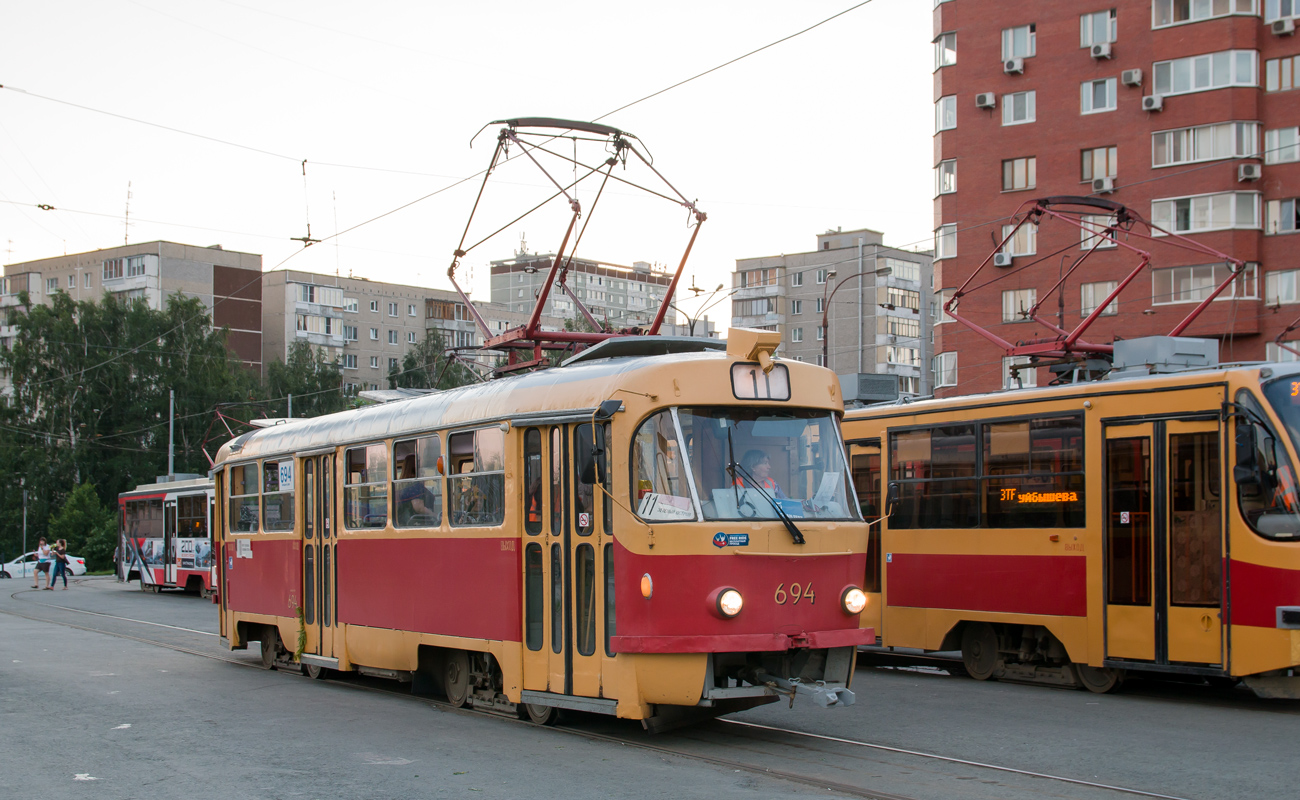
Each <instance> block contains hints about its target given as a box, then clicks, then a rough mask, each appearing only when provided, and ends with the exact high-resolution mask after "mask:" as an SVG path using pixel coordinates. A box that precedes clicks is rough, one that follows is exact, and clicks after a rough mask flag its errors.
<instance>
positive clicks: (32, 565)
mask: <svg viewBox="0 0 1300 800" xmlns="http://www.w3.org/2000/svg"><path fill="white" fill-rule="evenodd" d="M51 558H53V556H51ZM35 574H36V551H35V550H33V551H32V552H30V553H28V554H27V555H25V556H21V557H19V558H15V559H14V560H13V561H6V562H5V563H3V564H0V579H3V578H30V577H32V576H33V575H35ZM49 574H51V575H53V574H54V563H53V562H52V561H51V562H50V573H49ZM85 574H86V559H84V558H78V557H77V556H74V555H69V556H68V575H70V576H73V577H76V576H77V575H85ZM42 588H44V587H42Z"/></svg>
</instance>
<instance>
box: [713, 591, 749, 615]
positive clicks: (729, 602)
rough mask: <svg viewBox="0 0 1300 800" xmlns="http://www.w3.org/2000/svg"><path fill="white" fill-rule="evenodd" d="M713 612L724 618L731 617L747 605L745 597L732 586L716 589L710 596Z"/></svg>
mask: <svg viewBox="0 0 1300 800" xmlns="http://www.w3.org/2000/svg"><path fill="white" fill-rule="evenodd" d="M709 600H710V604H711V605H712V607H713V612H714V613H715V614H717V615H718V616H719V617H722V618H723V619H731V618H733V617H735V616H736V615H737V614H739V613H740V610H741V609H742V608H744V606H745V598H744V597H743V596H742V595H741V594H740V592H739V591H738V590H736V589H733V588H731V587H730V586H727V587H723V588H721V589H715V590H714V591H713V593H712V594H711V595H710V596H709Z"/></svg>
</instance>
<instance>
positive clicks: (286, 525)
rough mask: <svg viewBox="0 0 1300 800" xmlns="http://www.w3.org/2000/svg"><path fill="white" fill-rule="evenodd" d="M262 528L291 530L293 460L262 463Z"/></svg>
mask: <svg viewBox="0 0 1300 800" xmlns="http://www.w3.org/2000/svg"><path fill="white" fill-rule="evenodd" d="M262 530H266V531H291V530H293V460H292V459H288V460H286V461H282V462H281V461H265V462H263V463H262Z"/></svg>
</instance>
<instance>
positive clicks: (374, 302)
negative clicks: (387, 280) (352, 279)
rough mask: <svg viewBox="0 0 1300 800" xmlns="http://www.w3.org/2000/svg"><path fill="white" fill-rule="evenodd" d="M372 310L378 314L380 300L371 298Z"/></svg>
mask: <svg viewBox="0 0 1300 800" xmlns="http://www.w3.org/2000/svg"><path fill="white" fill-rule="evenodd" d="M370 310H371V311H373V312H375V313H376V314H378V313H379V301H378V300H371V301H370Z"/></svg>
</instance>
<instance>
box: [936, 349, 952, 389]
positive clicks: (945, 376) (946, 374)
mask: <svg viewBox="0 0 1300 800" xmlns="http://www.w3.org/2000/svg"><path fill="white" fill-rule="evenodd" d="M930 364H931V368H932V371H933V372H934V388H936V389H939V388H942V387H944V386H956V385H957V354H956V353H939V354H938V355H936V356H935V357H934V358H932V359H930Z"/></svg>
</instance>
